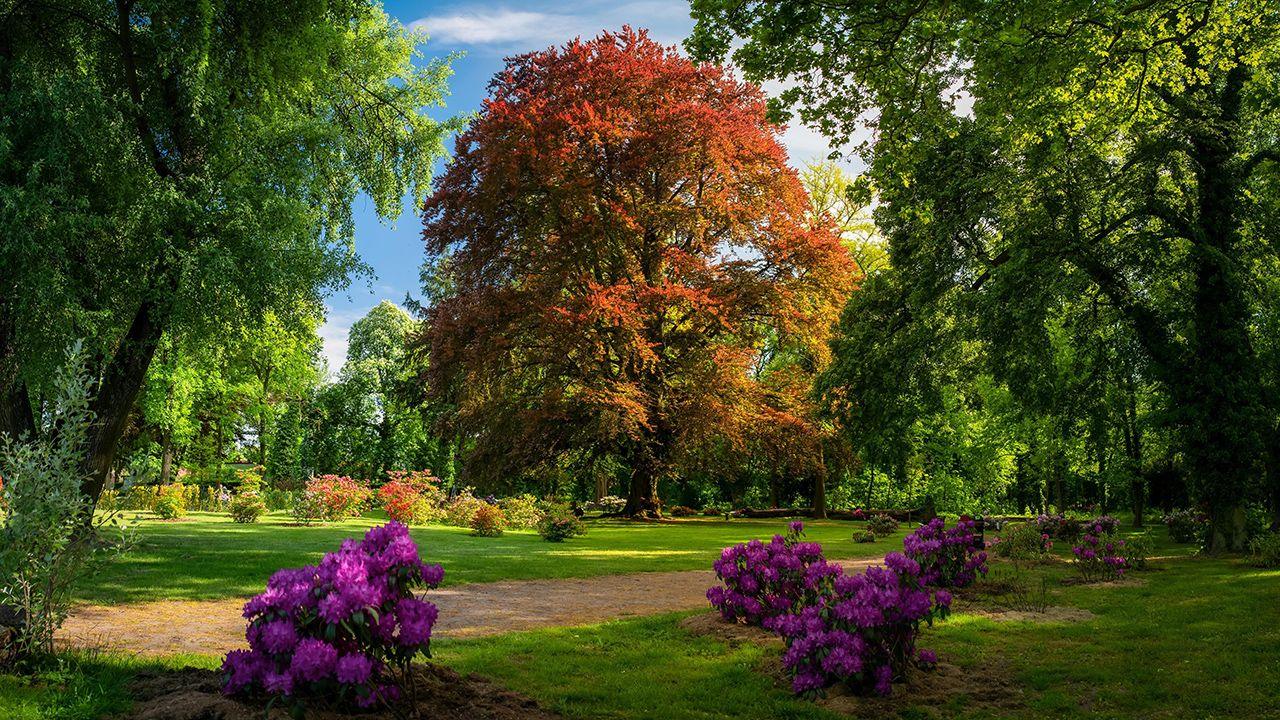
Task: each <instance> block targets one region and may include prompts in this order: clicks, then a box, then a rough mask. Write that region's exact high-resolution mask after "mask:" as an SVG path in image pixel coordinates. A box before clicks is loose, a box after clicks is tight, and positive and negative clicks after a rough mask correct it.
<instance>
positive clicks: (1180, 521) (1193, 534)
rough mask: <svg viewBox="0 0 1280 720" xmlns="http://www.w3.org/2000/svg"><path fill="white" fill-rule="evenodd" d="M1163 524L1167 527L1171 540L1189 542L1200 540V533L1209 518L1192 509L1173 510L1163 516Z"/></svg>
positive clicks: (1204, 528) (1205, 526)
mask: <svg viewBox="0 0 1280 720" xmlns="http://www.w3.org/2000/svg"><path fill="white" fill-rule="evenodd" d="M1164 525H1165V527H1167V528H1168V529H1169V538H1170V539H1171V540H1173V541H1174V542H1176V543H1190V542H1196V541H1198V540H1200V536H1201V534H1202V533H1203V532H1204V531H1205V530H1206V529H1207V528H1208V526H1209V518H1208V516H1206V515H1205V514H1204V513H1201V512H1196V511H1194V510H1174V511H1173V512H1171V513H1169V514H1168V515H1165V516H1164Z"/></svg>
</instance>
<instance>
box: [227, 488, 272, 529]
mask: <svg viewBox="0 0 1280 720" xmlns="http://www.w3.org/2000/svg"><path fill="white" fill-rule="evenodd" d="M227 513H228V514H230V515H231V519H232V520H234V521H236V522H238V523H246V524H247V523H256V522H258V518H260V517H262V516H263V515H265V514H266V513H267V504H266V503H264V502H263V501H262V496H261V495H259V494H258V493H257V492H253V491H248V490H242V491H240V492H239V493H236V496H235V498H234V499H232V501H231V504H230V506H228V507H227Z"/></svg>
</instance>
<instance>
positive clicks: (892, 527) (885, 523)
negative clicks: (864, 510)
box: [867, 513, 898, 537]
mask: <svg viewBox="0 0 1280 720" xmlns="http://www.w3.org/2000/svg"><path fill="white" fill-rule="evenodd" d="M867 528H868V529H870V530H871V532H873V533H875V534H876V536H877V537H884V536H885V535H892V534H893V533H894V532H895V531H896V530H897V529H898V521H897V520H894V519H893V518H891V517H889V516H888V515H885V514H884V513H880V514H879V515H875V516H873V517H872V518H871V519H870V520H868V521H867Z"/></svg>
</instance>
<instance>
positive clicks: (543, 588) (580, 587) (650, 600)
mask: <svg viewBox="0 0 1280 720" xmlns="http://www.w3.org/2000/svg"><path fill="white" fill-rule="evenodd" d="M876 562H879V559H878V558H876V559H874V560H870V559H868V560H842V561H840V564H841V565H843V566H844V567H845V569H846V570H861V569H862V568H865V567H867V566H868V565H871V564H873V563H876ZM715 582H716V579H715V575H713V574H712V573H711V572H709V571H706V570H685V571H680V572H650V573H631V574H627V575H602V576H599V577H591V578H581V579H565V580H511V581H505V582H494V583H473V584H470V585H458V586H456V587H448V588H443V589H439V590H432V591H431V592H430V593H429V594H428V596H427V597H428V599H429V600H431V601H432V602H434V603H435V604H436V605H438V606H439V608H440V619H439V621H438V622H437V623H436V628H435V635H436V636H437V637H460V638H465V637H480V636H484V635H500V634H502V633H507V632H513V631H516V630H529V629H532V628H539V627H550V626H565V625H589V624H592V623H599V622H605V621H607V620H617V619H619V618H627V617H634V616H638V615H655V614H658V613H664V612H673V611H676V610H690V609H696V608H700V607H706V605H707V598H706V591H707V588H708V587H711V585H712V584H714V583H715ZM243 605H244V599H243V598H232V599H226V600H190V601H188V600H162V601H156V602H146V603H133V604H128V605H115V606H112V605H85V606H80V607H78V608H76V609H75V611H73V612H72V614H71V617H69V618H67V621H66V623H64V624H63V626H62V630H61V633H60V635H59V640H60V641H61V642H63V643H65V644H67V645H74V646H91V647H99V648H106V649H112V650H120V651H125V652H136V653H142V654H145V655H168V654H173V653H201V654H206V655H215V654H216V655H221V654H223V653H225V652H226V651H228V650H233V649H235V648H238V647H242V646H244V644H245V642H244V628H245V621H244V618H243V617H241V615H240V610H241V607H242V606H243Z"/></svg>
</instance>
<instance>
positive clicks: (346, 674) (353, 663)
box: [336, 653, 373, 685]
mask: <svg viewBox="0 0 1280 720" xmlns="http://www.w3.org/2000/svg"><path fill="white" fill-rule="evenodd" d="M336 674H337V677H338V682H341V683H350V684H352V685H363V684H364V683H366V682H368V680H369V678H370V677H371V676H372V675H373V661H372V660H370V659H369V658H367V657H365V656H364V655H361V654H359V653H353V654H351V655H343V656H342V657H340V658H338V665H337V668H336Z"/></svg>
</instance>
